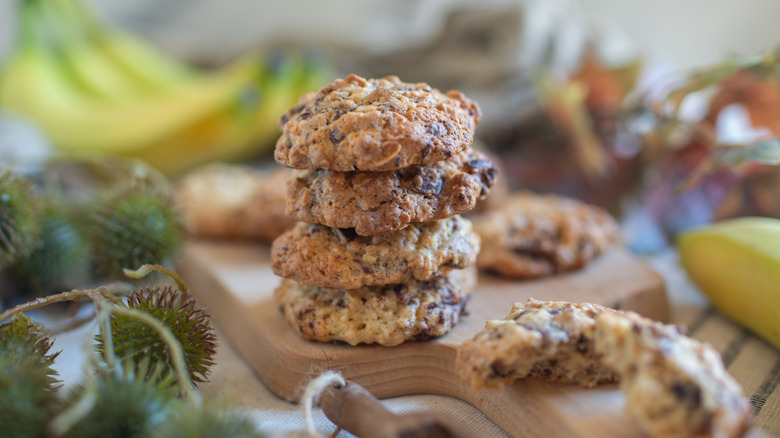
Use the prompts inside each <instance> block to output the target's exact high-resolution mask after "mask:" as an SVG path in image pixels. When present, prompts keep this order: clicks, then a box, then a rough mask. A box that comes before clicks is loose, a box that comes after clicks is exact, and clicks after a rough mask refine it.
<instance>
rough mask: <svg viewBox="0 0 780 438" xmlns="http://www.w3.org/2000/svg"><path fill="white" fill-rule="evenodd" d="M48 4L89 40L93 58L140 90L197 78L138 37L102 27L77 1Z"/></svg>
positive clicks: (164, 86)
mask: <svg viewBox="0 0 780 438" xmlns="http://www.w3.org/2000/svg"><path fill="white" fill-rule="evenodd" d="M49 1H55V2H57V3H58V6H59V10H60V14H59V17H60V18H61V19H62V21H64V22H65V23H67V24H69V25H70V26H71V27H72V28H75V29H77V30H79V31H81V32H82V33H83V34H84V35H85V38H87V39H89V41H90V43H91V49H92V50H93V51H94V52H93V53H94V56H97V57H100V58H101V59H102V61H103V62H105V63H107V64H110V65H111V66H112V68H113V69H115V70H116V71H118V72H120V73H121V74H122V75H123V76H124V78H125V79H126V80H128V81H132V82H133V83H134V84H135V85H136V86H138V87H139V88H140V89H142V90H147V91H164V90H167V89H170V88H172V87H177V86H180V85H181V84H182V83H183V82H186V81H189V80H193V79H196V78H197V77H199V76H201V74H200V72H199V71H197V70H196V69H193V68H190V67H189V66H188V65H186V64H184V63H181V62H178V61H176V60H175V59H173V58H171V57H169V56H166V55H164V54H163V53H161V52H160V51H158V50H156V49H155V48H154V47H153V46H151V45H150V44H147V43H145V42H144V41H142V40H141V39H140V38H139V37H136V36H135V35H133V34H131V33H128V32H124V31H122V30H120V29H117V28H113V27H109V26H106V25H105V24H104V23H102V22H101V21H100V20H98V19H97V17H96V16H95V15H94V13H93V12H92V11H91V10H90V9H89V8H88V7H87V5H85V4H84V2H82V1H80V0H49Z"/></svg>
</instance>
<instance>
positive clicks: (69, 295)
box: [0, 283, 132, 323]
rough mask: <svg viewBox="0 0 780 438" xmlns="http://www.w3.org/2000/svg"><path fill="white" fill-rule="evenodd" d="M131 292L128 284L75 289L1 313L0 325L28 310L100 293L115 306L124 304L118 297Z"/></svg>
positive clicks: (90, 296)
mask: <svg viewBox="0 0 780 438" xmlns="http://www.w3.org/2000/svg"><path fill="white" fill-rule="evenodd" d="M129 291H132V289H130V288H129V286H128V285H127V284H124V283H115V284H112V285H110V286H101V287H96V288H87V289H73V290H72V291H70V292H62V293H58V294H55V295H49V296H45V297H41V298H36V299H34V300H32V301H28V302H26V303H22V304H19V305H18V306H16V307H13V308H10V309H8V310H6V311H5V312H3V313H0V323H2V322H3V321H5V320H6V319H8V318H10V317H12V316H14V315H17V314H19V313H23V312H27V311H28V310H34V309H39V308H41V307H44V306H48V305H49V304H54V303H62V302H65V301H76V300H83V299H87V298H89V299H91V298H92V297H93V294H95V293H99V294H100V295H101V296H102V297H104V298H106V299H107V300H109V301H111V302H112V303H114V304H122V299H121V298H119V297H118V295H125V294H127V293H129Z"/></svg>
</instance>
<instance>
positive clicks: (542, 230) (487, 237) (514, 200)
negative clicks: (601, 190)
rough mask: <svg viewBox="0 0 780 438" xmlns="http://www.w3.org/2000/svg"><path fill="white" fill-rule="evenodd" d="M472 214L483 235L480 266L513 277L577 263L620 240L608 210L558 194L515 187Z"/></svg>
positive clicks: (569, 267) (582, 263)
mask: <svg viewBox="0 0 780 438" xmlns="http://www.w3.org/2000/svg"><path fill="white" fill-rule="evenodd" d="M472 220H473V222H474V229H475V230H476V231H477V233H478V234H479V235H480V237H481V238H482V250H481V251H480V253H479V257H478V258H477V266H478V267H479V268H480V269H481V270H485V271H491V272H495V273H497V274H499V275H502V276H505V277H510V278H534V277H542V276H546V275H551V274H555V273H559V272H565V271H570V270H574V269H578V268H581V267H583V266H585V265H586V264H587V263H589V262H590V261H591V260H593V259H594V258H595V257H597V256H598V255H599V254H601V253H603V252H605V251H606V250H608V249H610V248H612V247H615V246H617V245H619V244H620V242H621V236H620V228H619V227H618V225H617V223H616V222H615V220H614V219H613V218H612V217H611V216H610V215H609V214H608V213H607V212H606V211H604V210H602V209H600V208H598V207H595V206H592V205H588V204H584V203H582V202H579V201H576V200H573V199H567V198H564V197H560V196H554V195H547V196H543V195H536V194H533V193H530V192H518V193H514V194H512V195H511V196H510V197H509V198H508V199H506V200H505V201H504V204H503V205H502V206H500V207H499V208H498V209H496V210H493V211H490V212H487V213H485V214H484V215H481V216H479V217H473V218H472Z"/></svg>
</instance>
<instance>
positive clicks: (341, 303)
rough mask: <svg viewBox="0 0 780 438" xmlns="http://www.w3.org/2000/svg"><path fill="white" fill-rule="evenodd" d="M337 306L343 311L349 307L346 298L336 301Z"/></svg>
mask: <svg viewBox="0 0 780 438" xmlns="http://www.w3.org/2000/svg"><path fill="white" fill-rule="evenodd" d="M336 306H337V307H340V308H342V309H343V308H345V307H347V304H346V303H345V302H344V298H339V300H338V301H336Z"/></svg>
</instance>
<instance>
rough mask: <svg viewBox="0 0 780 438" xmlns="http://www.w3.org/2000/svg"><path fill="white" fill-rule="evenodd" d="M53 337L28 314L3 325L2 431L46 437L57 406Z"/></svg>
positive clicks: (0, 347)
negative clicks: (47, 335) (49, 422)
mask: <svg viewBox="0 0 780 438" xmlns="http://www.w3.org/2000/svg"><path fill="white" fill-rule="evenodd" d="M51 346H52V344H51V341H49V339H48V338H47V337H46V336H45V335H44V333H43V331H42V329H41V327H40V326H39V325H38V324H35V323H34V322H32V321H31V320H30V319H28V318H27V317H25V316H24V315H21V316H15V317H13V318H12V319H11V321H10V322H9V323H7V324H4V325H2V326H0V431H2V433H1V434H2V435H3V436H9V437H43V436H46V426H47V424H48V421H49V419H50V418H51V417H52V415H53V413H54V411H55V410H56V409H57V396H56V389H57V388H56V386H57V379H56V378H55V376H56V375H57V372H56V371H54V369H52V367H51V366H52V364H53V363H54V359H55V358H56V357H57V354H59V353H54V354H49V350H50V349H51Z"/></svg>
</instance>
